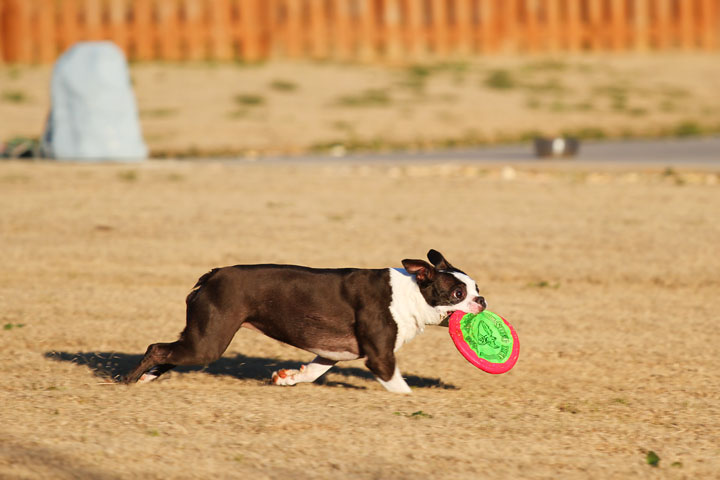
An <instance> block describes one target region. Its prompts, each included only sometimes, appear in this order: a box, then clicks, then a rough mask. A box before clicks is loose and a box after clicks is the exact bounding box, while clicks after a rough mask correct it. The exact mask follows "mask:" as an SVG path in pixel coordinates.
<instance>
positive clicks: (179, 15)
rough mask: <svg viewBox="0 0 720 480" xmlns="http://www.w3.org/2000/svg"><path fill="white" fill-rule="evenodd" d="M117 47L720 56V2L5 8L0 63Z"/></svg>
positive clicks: (195, 2)
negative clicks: (101, 44)
mask: <svg viewBox="0 0 720 480" xmlns="http://www.w3.org/2000/svg"><path fill="white" fill-rule="evenodd" d="M99 39H109V40H112V41H114V42H115V43H117V44H118V45H119V46H120V47H121V48H122V49H123V50H124V51H125V52H126V53H127V55H128V57H129V58H131V59H133V60H170V61H178V60H211V59H212V60H230V59H237V60H243V61H249V62H252V61H257V60H263V59H266V58H277V57H283V58H332V59H338V60H359V61H370V60H375V59H381V60H382V59H384V60H389V61H405V60H418V59H423V58H430V57H432V56H435V57H441V56H448V55H450V56H467V55H476V54H494V53H515V52H558V51H569V52H576V51H628V50H633V51H642V50H667V49H684V50H691V49H702V50H716V51H717V50H720V0H0V62H1V61H5V62H22V63H46V62H52V61H53V60H54V59H55V58H56V57H57V56H58V55H59V54H61V53H62V52H63V51H64V50H65V49H66V48H68V47H69V46H71V45H72V44H73V43H75V42H77V41H80V40H99Z"/></svg>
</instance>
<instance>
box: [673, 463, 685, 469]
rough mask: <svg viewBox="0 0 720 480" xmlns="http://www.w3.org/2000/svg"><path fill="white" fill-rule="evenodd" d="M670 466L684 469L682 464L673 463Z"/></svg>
mask: <svg viewBox="0 0 720 480" xmlns="http://www.w3.org/2000/svg"><path fill="white" fill-rule="evenodd" d="M670 466H671V467H673V468H682V466H683V464H682V462H672V463H671V464H670Z"/></svg>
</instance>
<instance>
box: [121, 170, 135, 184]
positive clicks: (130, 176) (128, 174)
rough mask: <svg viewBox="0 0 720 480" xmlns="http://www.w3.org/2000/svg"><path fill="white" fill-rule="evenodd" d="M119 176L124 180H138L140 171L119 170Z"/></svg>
mask: <svg viewBox="0 0 720 480" xmlns="http://www.w3.org/2000/svg"><path fill="white" fill-rule="evenodd" d="M117 177H118V178H119V179H120V180H122V181H123V182H136V181H137V179H138V173H137V171H135V170H124V171H122V172H118V174H117Z"/></svg>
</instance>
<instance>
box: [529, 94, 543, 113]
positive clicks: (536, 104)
mask: <svg viewBox="0 0 720 480" xmlns="http://www.w3.org/2000/svg"><path fill="white" fill-rule="evenodd" d="M525 106H526V107H527V108H529V109H530V110H539V109H540V108H541V107H542V102H541V101H540V99H539V98H536V97H529V98H527V99H526V100H525Z"/></svg>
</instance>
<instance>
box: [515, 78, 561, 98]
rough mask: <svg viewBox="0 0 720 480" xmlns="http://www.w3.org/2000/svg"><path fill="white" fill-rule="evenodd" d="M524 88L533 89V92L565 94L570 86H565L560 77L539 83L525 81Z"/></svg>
mask: <svg viewBox="0 0 720 480" xmlns="http://www.w3.org/2000/svg"><path fill="white" fill-rule="evenodd" d="M522 87H523V88H526V89H528V90H532V91H533V92H539V93H543V94H553V93H554V94H556V95H559V94H563V93H567V92H568V90H569V89H568V87H567V86H565V85H564V84H563V83H562V82H561V81H560V80H559V79H557V78H550V79H547V80H545V81H543V82H538V83H524V84H522Z"/></svg>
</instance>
